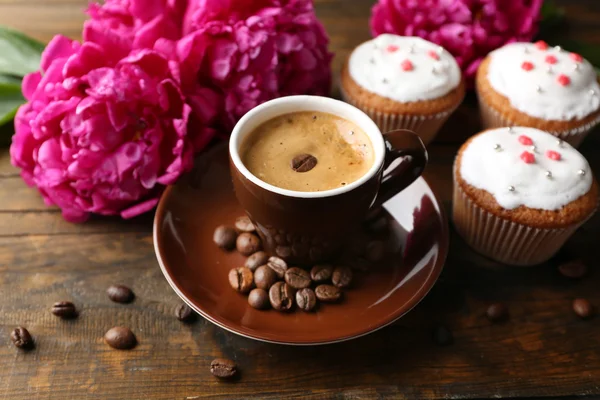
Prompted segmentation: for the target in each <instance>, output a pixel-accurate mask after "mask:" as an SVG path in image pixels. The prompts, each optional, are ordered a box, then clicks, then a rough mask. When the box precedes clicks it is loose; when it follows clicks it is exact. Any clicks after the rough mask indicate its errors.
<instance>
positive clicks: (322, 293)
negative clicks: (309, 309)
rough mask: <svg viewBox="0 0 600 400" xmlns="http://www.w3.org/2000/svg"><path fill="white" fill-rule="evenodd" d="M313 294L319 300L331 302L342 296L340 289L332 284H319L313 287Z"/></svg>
mask: <svg viewBox="0 0 600 400" xmlns="http://www.w3.org/2000/svg"><path fill="white" fill-rule="evenodd" d="M315 295H316V296H317V299H319V300H320V301H324V302H327V303H333V302H336V301H338V300H339V299H340V297H341V296H342V291H341V290H340V289H339V288H337V287H335V286H332V285H319V286H317V288H316V289H315Z"/></svg>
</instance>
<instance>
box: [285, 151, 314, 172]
mask: <svg viewBox="0 0 600 400" xmlns="http://www.w3.org/2000/svg"><path fill="white" fill-rule="evenodd" d="M291 165H292V169H293V170H294V171H296V172H308V171H310V170H311V169H313V168H314V167H315V166H316V165H317V159H316V157H315V156H313V155H310V154H300V155H297V156H296V157H294V158H293V159H292V163H291Z"/></svg>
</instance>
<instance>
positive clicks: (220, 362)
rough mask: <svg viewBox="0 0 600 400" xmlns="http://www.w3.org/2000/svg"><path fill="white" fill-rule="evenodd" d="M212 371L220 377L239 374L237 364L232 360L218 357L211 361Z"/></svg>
mask: <svg viewBox="0 0 600 400" xmlns="http://www.w3.org/2000/svg"><path fill="white" fill-rule="evenodd" d="M210 373H211V374H213V375H214V376H216V377H217V378H219V379H230V378H233V377H234V376H235V375H236V374H237V365H236V363H234V362H233V361H231V360H227V359H225V358H217V359H215V360H213V361H212V362H211V363H210Z"/></svg>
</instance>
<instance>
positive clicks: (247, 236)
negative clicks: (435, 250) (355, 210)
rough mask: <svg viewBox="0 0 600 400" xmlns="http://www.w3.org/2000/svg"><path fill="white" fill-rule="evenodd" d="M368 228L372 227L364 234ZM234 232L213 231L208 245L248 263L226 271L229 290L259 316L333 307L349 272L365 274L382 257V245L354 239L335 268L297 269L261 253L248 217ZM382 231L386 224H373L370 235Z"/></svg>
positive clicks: (347, 282) (225, 228) (238, 222)
mask: <svg viewBox="0 0 600 400" xmlns="http://www.w3.org/2000/svg"><path fill="white" fill-rule="evenodd" d="M370 225H372V222H371V223H370V224H367V228H369V227H370ZM234 226H235V227H229V226H226V225H221V226H219V227H217V229H216V230H215V232H214V235H213V240H214V242H215V244H216V245H217V246H219V247H220V248H222V249H223V250H227V251H229V250H233V249H234V248H235V249H236V250H237V251H238V252H239V253H241V254H243V255H245V256H247V257H248V258H247V259H246V262H245V263H244V265H243V266H240V267H235V268H232V269H231V270H230V271H229V275H228V279H229V284H230V285H231V287H232V288H233V289H234V290H235V291H237V292H239V293H243V294H247V295H248V304H250V306H251V307H253V308H256V309H259V310H265V309H269V308H273V309H275V310H277V311H290V310H292V309H294V308H296V309H299V310H302V311H313V310H315V309H316V307H317V305H318V303H319V302H322V303H335V302H337V301H339V300H340V299H341V298H342V297H343V291H342V290H343V289H347V288H349V287H350V286H351V284H352V280H353V278H354V272H353V270H360V271H366V270H368V269H369V268H370V267H371V265H372V264H373V263H376V262H379V261H381V260H382V259H383V258H384V257H385V254H386V251H387V249H386V245H385V243H384V242H383V241H380V240H370V241H369V240H368V239H366V238H365V237H364V236H362V237H357V238H355V239H353V240H352V241H351V243H350V245H349V248H350V249H351V251H350V252H347V254H345V255H344V256H342V258H341V261H340V263H339V264H337V263H336V264H335V265H334V264H318V265H315V266H313V267H312V268H310V269H303V268H299V267H295V266H290V265H288V264H287V262H286V261H285V260H283V259H282V258H280V257H277V256H271V255H269V254H267V253H266V252H265V251H263V250H262V243H261V240H260V238H259V237H258V236H257V235H256V229H255V227H254V225H253V224H252V222H251V221H250V219H249V218H248V217H245V216H243V217H239V218H237V219H236V221H235V224H234ZM383 229H387V224H382V223H381V222H380V221H378V222H377V225H376V226H375V230H377V231H379V233H380V232H381V231H382V230H383ZM371 231H372V229H371Z"/></svg>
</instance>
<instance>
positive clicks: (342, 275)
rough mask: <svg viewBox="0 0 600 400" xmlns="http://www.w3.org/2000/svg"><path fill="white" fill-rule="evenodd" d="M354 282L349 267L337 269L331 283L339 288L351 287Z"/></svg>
mask: <svg viewBox="0 0 600 400" xmlns="http://www.w3.org/2000/svg"><path fill="white" fill-rule="evenodd" d="M351 282H352V270H351V269H350V268H348V267H335V269H334V270H333V275H332V276H331V283H333V285H334V286H336V287H339V288H345V287H348V286H350V283H351Z"/></svg>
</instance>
